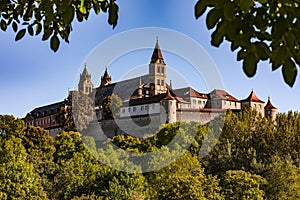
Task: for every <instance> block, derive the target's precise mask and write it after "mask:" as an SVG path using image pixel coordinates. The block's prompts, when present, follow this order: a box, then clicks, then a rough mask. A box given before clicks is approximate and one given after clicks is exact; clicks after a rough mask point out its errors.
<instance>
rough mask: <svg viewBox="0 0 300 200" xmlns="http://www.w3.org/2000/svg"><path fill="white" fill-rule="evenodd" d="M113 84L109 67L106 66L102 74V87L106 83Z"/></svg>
mask: <svg viewBox="0 0 300 200" xmlns="http://www.w3.org/2000/svg"><path fill="white" fill-rule="evenodd" d="M110 84H111V77H110V75H109V74H108V72H107V67H106V68H105V72H104V75H103V76H101V84H100V87H103V86H106V85H110Z"/></svg>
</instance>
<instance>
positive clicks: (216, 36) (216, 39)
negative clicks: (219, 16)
mask: <svg viewBox="0 0 300 200" xmlns="http://www.w3.org/2000/svg"><path fill="white" fill-rule="evenodd" d="M223 39H224V36H223V35H222V34H220V33H219V32H218V31H214V32H213V34H212V35H211V41H210V43H211V45H213V46H215V47H219V46H220V44H221V43H222V42H223Z"/></svg>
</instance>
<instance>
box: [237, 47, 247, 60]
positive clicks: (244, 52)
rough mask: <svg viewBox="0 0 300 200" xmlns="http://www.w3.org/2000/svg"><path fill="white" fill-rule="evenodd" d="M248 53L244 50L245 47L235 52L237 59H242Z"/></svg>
mask: <svg viewBox="0 0 300 200" xmlns="http://www.w3.org/2000/svg"><path fill="white" fill-rule="evenodd" d="M248 54H249V51H247V50H246V51H245V49H241V50H240V51H239V52H238V54H237V58H236V59H237V61H241V60H244V59H245V58H246V56H247V55H248Z"/></svg>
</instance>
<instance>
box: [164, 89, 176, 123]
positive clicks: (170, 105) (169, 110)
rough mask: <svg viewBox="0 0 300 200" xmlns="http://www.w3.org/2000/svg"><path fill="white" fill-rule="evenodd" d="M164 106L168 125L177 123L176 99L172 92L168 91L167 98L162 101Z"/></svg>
mask: <svg viewBox="0 0 300 200" xmlns="http://www.w3.org/2000/svg"><path fill="white" fill-rule="evenodd" d="M161 103H162V106H163V108H164V109H165V111H166V117H167V119H166V120H167V121H166V123H174V122H176V121H177V116H176V108H177V106H176V103H177V101H176V98H175V97H174V96H172V94H171V93H170V90H168V91H167V93H166V96H165V98H163V99H162V100H161Z"/></svg>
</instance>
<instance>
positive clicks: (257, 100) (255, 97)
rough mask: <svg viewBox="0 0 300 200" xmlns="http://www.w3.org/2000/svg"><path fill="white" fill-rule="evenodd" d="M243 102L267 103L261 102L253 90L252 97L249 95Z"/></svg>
mask: <svg viewBox="0 0 300 200" xmlns="http://www.w3.org/2000/svg"><path fill="white" fill-rule="evenodd" d="M242 101H252V102H258V103H265V102H264V101H262V100H260V99H259V98H258V97H257V96H256V94H255V93H254V92H253V90H252V92H251V93H250V95H249V96H248V97H247V98H246V99H244V100H242Z"/></svg>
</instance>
